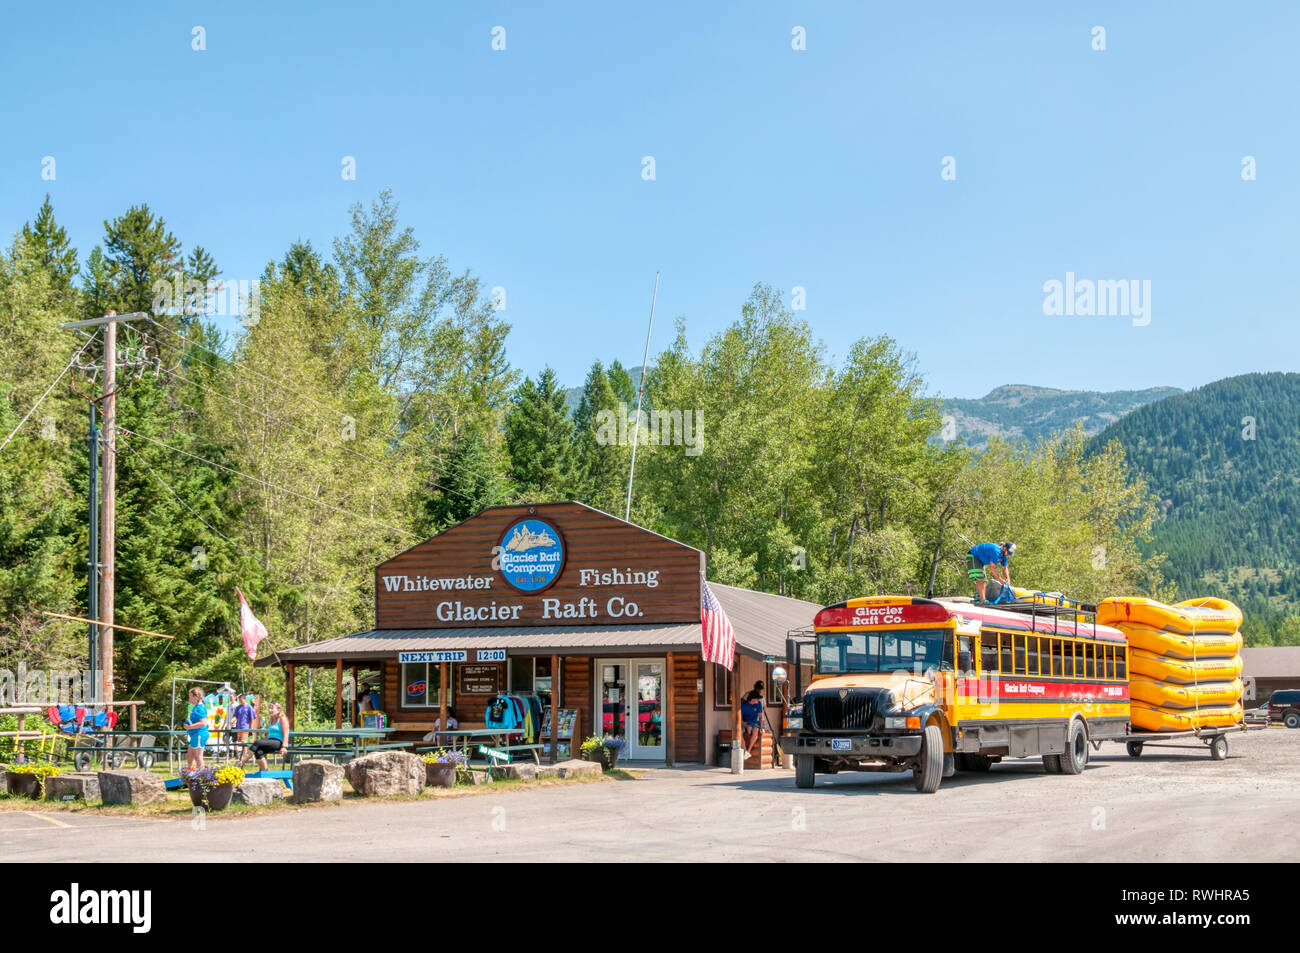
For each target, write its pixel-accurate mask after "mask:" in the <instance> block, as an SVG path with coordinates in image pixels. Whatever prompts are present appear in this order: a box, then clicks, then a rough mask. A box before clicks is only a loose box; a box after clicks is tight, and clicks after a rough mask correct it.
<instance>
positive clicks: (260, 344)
mask: <svg viewBox="0 0 1300 953" xmlns="http://www.w3.org/2000/svg"><path fill="white" fill-rule="evenodd" d="M348 214H349V217H348V221H347V223H346V227H345V228H344V229H343V231H342V234H341V235H340V236H339V237H338V238H336V239H335V240H334V241H333V242H332V243H331V247H330V248H329V249H328V250H324V249H318V248H315V247H313V245H312V244H311V243H310V242H306V241H297V242H294V243H292V244H291V245H290V246H289V247H288V248H287V249H286V250H285V252H284V254H283V255H282V256H281V257H280V258H279V259H278V260H275V261H271V262H269V263H268V264H267V266H266V268H265V270H264V271H263V273H262V275H261V276H260V279H259V281H258V283H257V285H256V294H257V300H256V301H255V302H244V304H243V306H242V308H241V321H240V323H239V324H238V330H237V331H236V332H234V333H222V332H221V331H219V330H218V323H217V322H216V321H215V320H214V316H213V314H212V310H213V289H214V288H218V289H219V288H220V281H219V279H220V275H221V270H220V268H219V266H218V264H217V262H215V261H214V260H213V257H212V256H211V255H210V254H209V253H208V252H207V251H206V250H205V249H204V248H203V247H202V246H201V245H197V244H195V245H187V244H185V243H183V242H182V240H181V239H180V238H179V237H178V236H176V235H174V234H173V233H172V231H171V230H170V229H169V228H168V226H167V224H166V222H165V220H164V219H163V218H162V217H161V216H160V215H159V214H157V213H156V212H155V211H154V210H152V209H150V208H149V207H148V206H147V205H143V204H142V205H137V206H132V207H131V208H129V209H127V210H126V211H125V212H124V213H123V214H122V215H120V216H119V217H117V218H115V219H112V220H109V221H106V222H105V223H104V234H103V238H102V241H101V243H100V244H99V245H97V246H96V247H95V248H93V249H92V250H91V251H90V252H89V254H87V255H85V256H84V257H83V256H81V255H80V254H79V252H78V251H77V249H75V248H73V247H71V246H70V243H69V240H68V237H67V235H66V232H65V230H64V229H63V228H62V227H61V226H59V224H58V222H57V220H56V217H55V213H54V209H53V208H52V206H51V203H50V201H49V199H48V198H47V199H46V202H45V204H44V205H43V206H42V207H41V208H40V209H39V210H38V211H37V213H36V215H35V217H34V218H33V220H32V221H30V222H28V223H27V224H25V225H24V226H23V227H22V228H21V229H20V230H19V231H18V233H17V234H16V235H15V236H14V239H13V241H12V243H11V245H10V247H9V248H8V250H7V251H6V253H5V254H4V255H3V256H0V327H2V328H3V332H4V334H5V337H6V340H7V341H8V344H9V346H8V347H7V348H5V349H4V350H2V351H0V432H2V433H3V434H8V433H9V432H10V431H11V430H12V429H13V428H14V427H15V426H16V425H17V424H18V422H19V420H20V419H21V418H22V416H23V415H24V414H25V413H26V412H27V411H28V410H29V408H31V407H32V406H33V405H34V404H36V403H37V402H38V400H39V399H40V398H41V396H42V393H43V391H44V390H45V388H46V387H47V386H48V385H49V384H50V382H51V381H53V380H55V379H56V376H58V375H59V374H60V372H61V371H62V370H63V369H65V368H66V367H67V366H68V365H69V363H70V362H74V355H75V354H77V352H78V351H80V352H81V355H80V357H78V358H76V360H75V363H80V364H84V365H88V364H90V363H92V360H91V359H92V358H94V357H96V356H97V355H98V352H99V341H98V339H95V340H91V339H88V338H87V337H85V336H84V335H82V334H78V333H76V332H70V331H66V330H60V329H59V324H60V323H63V322H67V321H69V320H75V319H77V318H82V317H94V316H99V315H102V314H103V313H105V312H106V311H107V310H109V309H113V310H116V311H117V312H119V313H127V312H134V311H148V312H151V313H152V319H151V320H149V321H137V322H132V323H131V324H129V325H124V326H123V327H122V328H121V331H120V340H119V345H120V347H122V348H124V349H131V353H134V354H137V355H139V354H142V353H143V354H147V355H149V356H150V360H149V361H148V362H144V363H145V365H146V366H143V367H140V368H136V369H133V371H132V372H131V373H130V374H124V375H123V379H122V382H121V387H120V390H119V396H118V422H119V425H120V427H121V428H122V429H121V430H120V431H119V433H118V434H117V435H116V440H117V446H118V471H119V475H118V534H117V540H118V546H117V553H118V566H117V620H118V621H119V622H120V623H122V624H124V625H131V626H135V627H138V628H144V629H150V630H154V631H160V632H165V633H169V634H172V635H174V636H175V639H174V640H171V641H166V642H165V643H164V642H163V641H162V640H158V639H153V638H150V637H147V636H136V635H131V634H128V633H120V634H119V636H118V641H117V646H118V651H117V658H116V667H117V695H118V697H126V696H128V695H130V696H133V697H143V698H146V699H148V700H149V701H150V702H151V703H152V704H153V710H154V711H155V712H156V713H161V712H162V711H163V710H165V707H166V706H165V704H164V702H163V699H164V698H165V697H166V696H167V695H168V694H169V683H170V679H171V677H172V676H173V675H179V676H183V677H190V678H212V679H214V680H225V679H237V680H242V684H244V685H246V686H248V687H250V688H252V689H258V690H261V691H265V692H270V693H272V694H275V695H279V694H280V693H281V692H282V684H281V682H280V681H279V680H280V679H281V678H282V676H281V674H280V673H279V672H277V671H275V670H268V669H257V670H252V669H251V668H250V666H249V664H248V660H247V658H246V657H245V656H244V653H243V649H242V644H241V642H240V639H239V625H238V612H237V608H236V600H235V596H234V588H235V587H236V586H239V587H240V588H241V589H242V590H243V592H244V593H245V594H246V595H247V597H248V598H249V601H250V603H251V604H252V606H253V608H254V610H255V611H256V612H257V614H258V615H259V617H260V618H261V619H262V620H263V621H264V622H265V623H266V625H267V627H268V629H269V631H270V633H271V640H270V646H269V647H270V648H272V649H273V648H277V647H278V648H283V647H287V646H290V645H295V644H301V643H304V642H308V641H315V640H320V639H323V638H329V637H334V636H338V635H343V634H347V633H349V632H353V631H358V630H362V629H367V628H370V627H371V625H372V623H373V597H374V593H373V591H372V586H373V576H372V574H371V573H370V572H369V569H370V567H372V566H373V565H375V564H377V563H378V562H380V561H381V560H383V559H385V558H387V557H388V556H390V555H392V554H393V553H394V552H396V551H399V550H400V549H403V548H405V547H407V546H409V545H411V544H412V543H414V542H416V541H418V540H420V539H424V538H427V537H428V536H430V535H433V534H434V533H436V532H438V531H440V530H441V529H443V528H445V527H447V526H449V525H452V524H454V523H456V522H458V521H460V520H463V519H465V518H467V517H469V516H471V515H473V514H474V513H477V512H478V511H479V510H481V509H482V508H484V507H486V506H492V505H497V504H504V503H512V502H523V501H529V502H545V501H552V500H560V499H576V500H580V501H582V502H585V503H588V504H589V505H592V506H595V507H597V508H599V509H602V510H605V511H607V512H610V513H613V514H615V515H617V516H620V517H621V516H622V515H623V508H624V501H625V495H626V492H627V482H628V473H629V466H630V462H631V452H632V446H631V444H632V442H633V438H632V434H633V433H635V432H636V431H637V429H638V428H637V426H636V424H637V421H636V419H635V417H634V416H629V415H634V413H635V410H634V408H635V403H636V390H637V386H638V384H639V383H640V381H639V380H636V379H634V374H633V373H632V372H630V371H629V370H628V369H627V368H626V367H624V366H623V365H622V364H620V363H619V361H618V360H616V359H613V356H612V355H611V356H608V359H606V360H601V361H597V362H595V363H594V364H593V365H592V367H591V369H590V372H589V373H588V374H587V377H586V380H585V381H584V382H583V386H582V390H581V396H580V399H579V402H578V406H577V408H576V410H574V411H573V412H570V410H569V407H568V404H567V402H566V399H565V388H564V386H563V384H562V382H561V381H559V379H558V378H557V376H556V374H555V373H554V372H553V371H552V370H551V369H549V368H540V369H538V368H533V369H529V371H530V372H529V373H523V372H522V371H521V370H520V369H518V368H515V367H513V366H512V365H511V363H510V361H509V360H508V359H507V357H506V349H505V345H506V339H507V336H508V334H509V330H510V329H509V325H508V324H507V322H506V321H505V320H504V318H505V315H504V312H501V311H496V310H494V308H493V304H492V301H491V300H490V298H489V296H488V295H487V294H486V292H485V289H484V286H483V283H482V281H481V280H480V278H479V277H477V276H476V275H474V274H473V273H472V272H470V271H467V270H456V269H455V268H453V267H452V265H451V264H450V263H449V262H448V261H447V259H446V258H445V257H443V256H441V255H428V254H426V253H425V252H424V251H423V250H422V245H421V242H420V241H419V239H418V238H417V237H416V235H415V233H414V231H413V229H412V228H410V227H408V226H405V225H403V224H402V223H401V221H400V220H399V216H398V204H397V202H396V201H395V199H394V198H393V196H392V195H391V194H390V193H388V192H385V193H382V194H381V195H380V196H378V197H377V198H376V199H375V200H374V201H372V202H370V203H368V204H364V205H362V204H358V205H356V206H353V207H352V208H351V209H350V210H349V213H348ZM164 288H170V289H173V290H174V292H175V293H172V294H170V295H162V294H160V289H164ZM226 300H229V297H228V296H227V299H226ZM141 349H144V350H141ZM101 385H102V380H100V381H97V380H96V379H95V372H94V371H93V370H84V371H83V370H78V369H76V368H74V370H73V371H72V372H70V373H68V374H65V375H64V376H63V378H62V380H61V381H60V383H59V384H58V385H57V386H55V387H54V388H53V389H52V390H51V391H50V393H49V395H48V397H46V398H45V399H44V400H43V401H41V402H40V404H39V407H38V409H37V411H36V412H35V413H34V414H33V415H32V417H31V418H30V419H29V420H28V422H27V423H26V424H24V425H23V426H22V427H21V428H19V430H18V432H17V433H16V435H15V436H14V439H13V440H12V441H11V443H10V444H9V445H8V446H6V447H5V448H4V449H3V450H0V666H3V667H9V668H11V669H12V668H14V666H15V665H16V663H17V661H18V660H20V659H21V660H24V661H26V663H27V665H28V666H29V667H32V668H35V667H45V668H78V667H81V666H82V665H84V662H85V640H86V630H85V627H84V626H81V625H78V624H75V623H68V622H63V621H60V620H56V619H52V618H50V617H48V616H45V615H42V614H41V613H42V610H47V611H55V612H64V613H67V614H74V615H83V614H85V611H86V605H85V590H86V581H85V563H86V545H87V535H86V534H87V530H86V522H87V520H86V517H87V513H86V490H87V479H88V467H87V447H86V434H87V412H88V402H87V399H86V395H88V394H90V393H91V392H92V390H94V389H95V388H97V387H99V386H101ZM644 385H645V393H644V404H645V416H644V417H643V418H642V419H641V426H640V428H639V430H640V439H641V443H640V444H639V446H638V448H637V461H636V480H635V488H634V494H633V499H632V510H631V518H632V521H633V522H636V523H638V524H641V525H644V526H646V527H648V528H650V529H652V530H655V531H657V532H659V533H662V534H664V535H667V536H669V537H672V538H675V539H678V540H681V541H682V542H685V543H688V544H690V545H694V546H697V547H699V548H700V549H702V550H703V551H704V552H705V553H706V555H707V558H708V566H709V574H710V578H711V579H714V580H717V581H719V582H724V583H730V584H735V585H741V586H749V587H754V588H759V589H764V590H768V591H772V592H779V593H784V594H787V595H791V596H796V597H799V598H804V599H808V600H810V601H814V602H823V603H824V602H830V601H834V600H839V599H843V598H847V597H851V596H854V595H861V594H864V593H878V592H898V593H914V594H922V595H924V594H950V593H962V592H965V591H966V590H967V584H966V581H965V567H964V563H963V557H964V553H965V551H966V549H967V548H968V547H969V546H970V545H971V544H972V543H974V542H983V541H990V540H991V541H1001V540H1003V539H1013V540H1015V541H1016V542H1017V543H1018V544H1019V547H1020V550H1019V555H1018V556H1017V559H1016V562H1015V566H1014V567H1013V579H1014V580H1015V581H1016V582H1018V583H1020V584H1023V585H1027V586H1031V587H1034V588H1042V589H1061V590H1065V591H1067V592H1069V593H1071V594H1073V595H1076V596H1079V597H1081V598H1098V597H1101V596H1105V595H1110V594H1116V593H1129V592H1150V593H1154V594H1157V595H1159V594H1165V593H1167V586H1166V584H1165V583H1164V581H1163V578H1162V575H1161V568H1160V564H1161V557H1160V555H1159V554H1157V553H1154V552H1150V551H1148V550H1146V549H1144V547H1145V546H1146V545H1147V544H1148V541H1149V539H1150V537H1151V532H1152V529H1153V526H1154V525H1155V522H1156V520H1157V518H1158V516H1159V513H1160V506H1159V500H1157V499H1156V497H1155V496H1153V494H1152V493H1151V492H1150V491H1149V490H1148V488H1147V484H1146V481H1145V478H1144V477H1143V476H1142V475H1141V474H1140V473H1137V472H1136V471H1135V470H1134V469H1133V468H1132V467H1131V466H1130V465H1129V464H1128V463H1127V462H1126V459H1125V455H1124V451H1123V449H1122V448H1121V447H1120V445H1119V444H1118V443H1112V444H1110V445H1108V446H1105V447H1103V448H1100V449H1095V448H1094V449H1091V450H1090V448H1089V444H1088V441H1087V440H1086V438H1085V437H1084V435H1083V433H1082V432H1081V431H1078V430H1076V431H1073V432H1069V433H1066V434H1062V435H1057V436H1054V437H1053V438H1051V439H1044V440H1040V441H1038V442H1037V443H1036V444H1034V445H1032V446H1012V445H1010V444H1007V443H1002V442H998V441H993V442H992V443H991V444H990V446H989V447H988V448H987V449H986V450H983V451H981V452H974V451H972V450H970V449H968V448H966V447H964V446H962V445H960V444H955V443H949V444H946V445H945V444H942V443H939V442H937V441H936V440H935V438H936V436H937V435H938V434H939V432H940V428H941V419H940V409H939V407H940V405H939V401H938V400H937V399H936V398H935V397H932V396H930V395H929V394H928V393H927V388H926V384H925V381H924V379H923V378H922V376H921V374H920V372H919V370H918V369H917V367H916V366H915V364H914V362H913V360H912V359H911V358H910V357H909V356H908V355H907V354H905V353H904V352H902V351H901V350H900V348H899V347H898V345H897V344H896V343H895V342H894V341H893V340H891V339H890V338H889V337H887V336H884V335H880V336H874V337H865V338H863V339H862V340H860V341H858V342H856V343H855V344H854V345H853V346H852V347H851V348H850V349H849V351H848V353H847V354H846V355H844V356H843V357H842V358H841V359H838V360H833V359H832V358H831V357H829V356H828V355H827V353H826V351H825V348H824V347H823V345H822V344H821V343H820V342H819V341H818V340H817V338H816V336H815V334H814V333H813V331H812V329H811V328H810V327H809V326H808V324H807V323H806V322H805V321H804V320H803V319H801V318H800V317H798V316H797V315H796V314H794V313H793V312H792V311H791V310H790V309H789V307H787V305H786V303H785V302H784V300H783V298H782V295H781V294H780V293H779V292H778V291H777V290H775V289H773V288H772V287H770V286H768V285H764V284H758V285H755V287H754V289H753V291H752V293H751V295H750V296H749V298H748V300H746V301H745V302H743V303H741V304H740V307H739V312H738V314H737V316H736V317H735V319H734V320H733V321H731V322H730V323H729V324H728V325H726V326H725V327H724V328H723V329H722V330H720V331H718V332H717V333H715V334H713V335H712V336H711V337H709V338H708V339H707V340H706V341H704V342H703V343H702V345H700V346H699V347H692V346H691V345H690V343H689V342H688V337H687V321H686V319H684V318H682V319H679V320H678V323H677V327H676V331H675V335H674V337H673V339H672V341H671V343H669V345H668V346H667V347H666V348H665V349H664V350H663V351H662V353H659V354H658V355H656V356H654V357H653V358H652V361H651V364H650V368H649V370H648V371H646V372H645V381H644ZM688 415H689V416H688ZM688 425H689V426H690V428H692V429H691V430H690V431H687V430H686V429H685V428H686V427H687V426H688ZM652 428H653V433H650V432H649V431H651V430H652ZM239 683H240V682H237V684H239ZM331 690H332V686H331Z"/></svg>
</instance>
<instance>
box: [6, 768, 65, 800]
mask: <svg viewBox="0 0 1300 953" xmlns="http://www.w3.org/2000/svg"><path fill="white" fill-rule="evenodd" d="M7 773H8V777H9V793H10V794H13V795H16V796H18V797H26V798H31V799H32V800H33V801H39V800H40V799H41V798H43V797H45V779H46V778H52V777H54V776H55V775H57V774H58V773H59V766H58V765H57V764H50V763H48V762H45V761H28V762H25V763H24V764H11V765H10V766H9V768H8V772H7Z"/></svg>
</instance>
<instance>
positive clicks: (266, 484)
mask: <svg viewBox="0 0 1300 953" xmlns="http://www.w3.org/2000/svg"><path fill="white" fill-rule="evenodd" d="M117 431H118V433H121V434H126V435H127V436H129V437H139V438H140V439H142V440H148V441H149V442H150V443H155V444H157V445H158V446H160V447H162V448H163V449H164V450H170V451H171V452H172V453H179V454H182V455H183V456H187V457H190V458H191V459H194V460H198V461H199V462H200V463H204V464H206V465H208V466H210V467H216V468H217V469H219V470H225V471H226V472H227V473H233V474H234V475H235V476H238V477H242V478H243V479H245V480H251V481H253V482H254V483H260V484H261V485H262V486H264V487H266V488H268V489H272V490H279V491H280V492H281V493H288V494H289V495H290V496H296V497H298V498H299V499H302V500H305V501H307V502H308V503H312V504H314V505H316V506H323V507H325V508H326V509H330V510H334V511H335V512H338V513H342V514H343V515H345V516H351V517H352V518H353V519H359V520H365V521H366V522H367V523H374V524H375V525H376V526H380V527H383V528H384V529H387V530H391V531H392V532H394V533H401V534H402V535H403V536H409V537H411V538H412V539H423V537H421V536H418V535H416V534H415V533H412V532H411V531H410V530H405V529H399V528H398V527H396V526H389V525H388V524H387V523H383V522H380V521H379V520H377V519H374V518H373V517H370V516H362V515H361V514H360V513H353V512H352V511H351V510H345V509H344V508H343V507H341V506H335V505H334V504H333V503H326V502H325V501H324V500H317V499H313V498H312V497H310V496H307V495H306V494H304V493H299V492H298V491H297V490H291V489H289V488H288V487H286V486H280V485H279V484H277V483H271V482H270V481H269V480H263V479H262V478H261V477H255V476H253V475H252V474H249V473H242V472H240V471H239V470H236V469H234V468H233V467H228V466H225V465H224V464H221V463H216V462H215V461H212V460H209V459H208V458H207V457H201V456H199V455H198V454H197V453H191V452H190V451H188V450H182V449H180V448H179V447H173V446H171V445H170V444H166V443H163V442H162V441H161V440H158V439H156V438H154V437H150V436H149V435H148V434H142V433H136V432H135V431H133V430H127V429H126V428H125V427H118V428H117Z"/></svg>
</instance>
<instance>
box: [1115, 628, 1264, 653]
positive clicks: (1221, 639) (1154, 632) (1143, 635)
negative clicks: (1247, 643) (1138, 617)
mask: <svg viewBox="0 0 1300 953" xmlns="http://www.w3.org/2000/svg"><path fill="white" fill-rule="evenodd" d="M1121 630H1122V631H1123V633H1124V634H1125V635H1127V636H1128V644H1129V645H1131V646H1133V648H1136V649H1142V650H1144V651H1146V652H1151V653H1153V654H1155V655H1163V656H1165V657H1166V658H1172V659H1193V658H1194V659H1203V658H1231V657H1232V656H1234V655H1236V654H1237V652H1238V651H1240V650H1241V633H1240V632H1231V633H1227V632H1212V633H1209V634H1206V635H1202V634H1200V633H1198V634H1197V635H1194V636H1192V635H1179V634H1178V633H1176V632H1166V631H1165V630H1163V629H1153V628H1151V626H1149V625H1141V624H1139V623H1136V622H1127V623H1122V624H1121Z"/></svg>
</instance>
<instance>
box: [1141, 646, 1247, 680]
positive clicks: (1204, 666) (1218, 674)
mask: <svg viewBox="0 0 1300 953" xmlns="http://www.w3.org/2000/svg"><path fill="white" fill-rule="evenodd" d="M1128 668H1129V673H1130V676H1135V675H1142V676H1145V677H1146V678H1150V679H1154V680H1155V681H1163V682H1172V683H1174V684H1175V685H1191V684H1193V683H1196V682H1230V681H1232V680H1233V679H1234V678H1236V677H1237V676H1238V675H1240V674H1241V656H1240V655H1235V656H1233V657H1232V658H1203V659H1197V660H1196V661H1195V662H1191V661H1188V660H1186V659H1172V658H1164V657H1162V656H1160V655H1156V654H1155V653H1154V652H1144V651H1143V650H1142V649H1136V648H1130V649H1129V650H1128Z"/></svg>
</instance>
